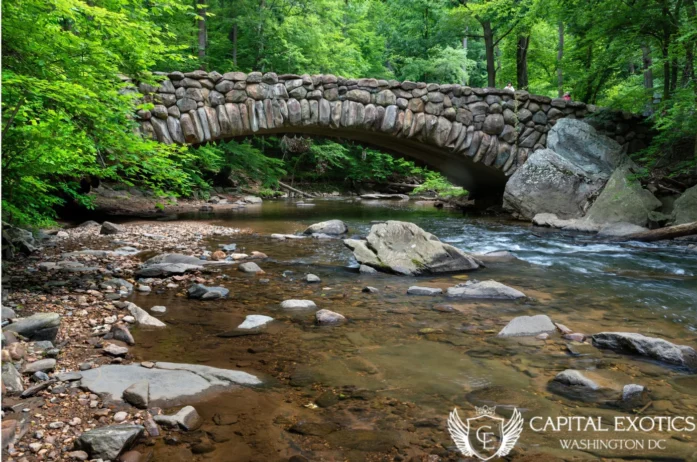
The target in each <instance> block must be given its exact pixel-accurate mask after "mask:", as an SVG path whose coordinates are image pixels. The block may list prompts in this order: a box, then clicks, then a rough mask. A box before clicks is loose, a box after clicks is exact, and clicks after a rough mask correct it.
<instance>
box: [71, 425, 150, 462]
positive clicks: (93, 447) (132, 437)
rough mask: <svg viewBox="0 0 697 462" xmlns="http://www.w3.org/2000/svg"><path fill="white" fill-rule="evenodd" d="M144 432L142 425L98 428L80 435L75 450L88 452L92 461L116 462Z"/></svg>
mask: <svg viewBox="0 0 697 462" xmlns="http://www.w3.org/2000/svg"><path fill="white" fill-rule="evenodd" d="M144 431H145V427H142V426H140V425H110V426H108V427H98V428H95V429H94V430H89V431H86V432H85V433H83V434H82V435H80V437H79V438H78V439H77V440H76V441H75V448H76V449H81V450H83V451H85V452H87V454H89V456H90V458H91V459H104V460H116V459H117V458H118V457H119V455H121V453H123V452H124V451H127V450H128V449H130V448H131V447H132V446H133V445H134V444H135V442H136V440H138V438H140V437H141V436H142V435H143V432H144Z"/></svg>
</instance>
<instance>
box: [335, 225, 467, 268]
mask: <svg viewBox="0 0 697 462" xmlns="http://www.w3.org/2000/svg"><path fill="white" fill-rule="evenodd" d="M344 244H345V245H346V246H347V247H348V248H349V249H351V250H352V251H353V255H354V257H355V258H356V260H358V263H360V264H362V265H367V266H371V267H373V268H375V269H377V270H379V271H384V272H388V273H395V274H402V275H405V276H416V275H419V274H438V273H451V272H458V271H471V270H476V269H477V268H479V266H480V262H479V261H478V260H477V259H476V258H474V257H473V256H471V255H469V254H467V253H465V252H463V251H461V250H459V249H457V248H455V247H453V246H452V245H449V244H444V243H442V242H441V241H440V240H439V239H438V238H437V237H436V236H434V235H433V234H431V233H427V232H426V231H424V230H423V229H421V228H419V227H418V226H416V225H415V224H413V223H407V222H403V221H387V222H385V223H379V224H376V225H373V227H372V228H371V229H370V233H369V234H368V236H367V238H366V240H358V239H345V240H344Z"/></svg>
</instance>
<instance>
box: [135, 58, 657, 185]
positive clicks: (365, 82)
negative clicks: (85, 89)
mask: <svg viewBox="0 0 697 462" xmlns="http://www.w3.org/2000/svg"><path fill="white" fill-rule="evenodd" d="M158 74H159V75H161V76H162V77H163V80H162V82H161V84H160V85H159V86H158V87H154V86H152V85H148V84H144V83H141V84H140V85H138V90H139V91H140V92H141V93H142V94H143V95H144V96H143V99H144V101H146V102H152V103H153V104H154V107H153V109H152V110H150V111H145V110H141V111H139V112H138V118H139V119H140V123H141V127H142V131H143V133H144V134H145V135H146V136H150V137H152V138H153V139H156V140H158V141H160V142H163V143H168V144H169V143H182V144H183V143H187V144H200V143H206V142H210V141H215V140H221V139H228V138H232V137H242V136H248V135H253V134H270V133H325V132H326V135H327V136H332V135H334V136H347V137H354V138H356V139H360V140H363V141H366V140H367V141H370V140H373V139H375V140H378V139H380V140H381V141H380V142H379V143H377V144H378V145H382V146H383V147H385V145H386V144H388V145H389V144H390V143H389V142H390V140H392V141H394V145H395V147H398V146H400V144H404V146H410V149H412V150H414V149H417V150H418V145H423V146H424V147H426V146H427V147H428V150H430V151H431V152H434V151H433V149H434V148H435V149H437V150H438V151H441V152H442V154H443V155H445V156H455V157H458V158H460V157H462V158H466V159H467V161H468V162H470V163H478V164H483V165H485V166H488V167H493V168H495V169H498V170H499V171H500V172H503V173H504V174H505V175H506V176H509V175H511V174H512V173H513V172H514V171H515V170H516V169H517V168H518V166H520V165H522V164H523V163H524V162H525V161H526V159H527V157H528V155H529V154H530V153H531V152H533V151H535V150H537V149H541V148H544V147H545V146H546V142H547V132H548V131H549V130H550V129H551V127H552V126H553V125H554V124H555V123H556V122H557V121H558V120H559V119H561V118H565V117H566V118H577V119H582V118H589V117H591V116H593V117H591V118H590V119H589V120H592V123H593V125H595V126H596V128H598V129H599V130H600V131H601V132H602V133H604V134H606V135H608V136H610V137H612V138H614V139H615V140H616V141H618V142H619V143H620V144H621V145H625V146H626V148H627V150H628V151H629V152H633V151H636V150H637V149H639V148H641V147H642V146H644V145H645V143H646V142H647V140H648V129H647V128H646V127H645V126H644V124H643V119H642V118H641V117H639V116H636V115H632V114H628V113H622V112H609V111H603V110H600V109H599V108H597V107H595V106H593V105H587V104H585V103H581V102H574V101H565V100H563V99H552V98H549V97H546V96H539V95H532V94H529V93H528V92H526V91H516V92H515V93H514V92H510V91H507V90H505V89H497V88H470V87H468V86H463V85H458V84H445V85H444V84H435V83H430V84H428V83H423V82H410V81H404V82H398V81H396V80H379V79H372V78H363V79H347V78H343V77H337V76H334V75H331V74H325V75H312V76H311V75H307V74H306V75H295V74H283V75H277V74H275V73H272V72H269V73H265V74H262V73H260V72H251V73H249V74H245V73H242V72H228V73H225V74H220V73H218V72H215V71H214V72H205V71H201V70H197V71H193V72H187V73H182V72H171V73H158ZM332 130H334V132H332ZM400 140H401V141H402V143H400ZM415 146H416V148H415ZM396 150H399V149H396ZM441 152H438V153H437V154H438V155H441ZM415 157H419V156H418V155H417V156H415ZM422 160H423V159H422Z"/></svg>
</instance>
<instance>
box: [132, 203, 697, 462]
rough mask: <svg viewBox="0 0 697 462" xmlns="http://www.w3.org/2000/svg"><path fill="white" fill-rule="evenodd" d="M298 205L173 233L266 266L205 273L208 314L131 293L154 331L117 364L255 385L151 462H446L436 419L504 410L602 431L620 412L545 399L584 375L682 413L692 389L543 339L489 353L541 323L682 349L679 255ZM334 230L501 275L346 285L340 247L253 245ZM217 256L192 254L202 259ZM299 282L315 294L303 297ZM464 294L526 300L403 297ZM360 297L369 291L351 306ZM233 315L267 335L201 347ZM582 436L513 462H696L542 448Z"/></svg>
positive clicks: (458, 221) (684, 443)
mask: <svg viewBox="0 0 697 462" xmlns="http://www.w3.org/2000/svg"><path fill="white" fill-rule="evenodd" d="M314 204H315V206H313V207H299V206H297V205H296V204H295V203H293V202H286V201H278V202H274V201H268V202H265V203H264V204H263V205H261V206H253V207H248V208H246V209H243V210H238V211H234V212H230V213H229V214H216V215H208V214H191V215H183V216H180V217H177V218H178V219H181V220H186V219H197V220H207V221H211V222H214V224H219V225H221V224H222V225H228V226H234V227H236V228H249V229H251V230H252V231H253V233H251V234H242V235H240V236H238V237H237V238H236V239H234V240H233V242H234V243H236V244H237V246H238V251H242V252H246V253H248V252H251V251H253V250H258V251H261V252H264V253H266V254H267V255H268V256H269V260H268V261H263V262H261V263H260V266H261V267H262V268H263V269H264V270H265V271H266V274H264V275H256V276H251V275H246V274H243V273H240V272H238V271H236V269H235V268H234V267H232V268H228V269H225V270H223V271H222V272H221V273H220V275H219V282H220V284H221V285H224V286H225V287H227V288H229V289H230V292H231V293H230V296H229V298H228V299H226V300H217V301H206V302H197V301H191V300H187V299H186V298H184V297H181V296H177V295H175V294H174V293H172V292H165V293H156V291H154V292H153V293H151V294H148V295H134V296H133V301H134V302H135V303H136V304H138V305H139V306H141V307H143V308H145V309H149V308H150V307H152V306H154V305H166V306H167V308H168V309H167V312H166V313H165V314H164V315H163V316H161V318H162V319H163V320H164V321H165V322H166V323H167V324H168V328H167V329H163V330H158V331H147V332H145V331H141V332H138V331H136V332H135V335H136V340H137V345H138V346H137V347H136V348H134V349H133V350H132V352H133V353H134V354H135V356H136V358H138V359H140V360H160V361H175V362H193V363H202V364H207V365H210V366H215V367H222V368H234V369H242V370H245V371H247V372H250V373H254V374H258V375H259V376H260V377H262V378H263V380H264V381H265V385H264V386H263V387H261V388H257V389H240V390H234V391H232V392H229V393H225V394H224V395H221V396H219V397H216V398H215V399H211V400H208V401H206V402H203V403H199V404H198V405H196V408H197V409H198V411H199V412H200V414H201V415H202V417H203V418H204V420H205V424H204V425H203V427H202V428H201V430H199V431H197V432H194V433H191V434H183V435H182V436H181V438H180V439H181V440H182V441H184V442H189V443H192V445H186V444H166V442H164V441H161V440H158V442H157V443H155V446H154V448H153V449H154V453H155V456H156V457H155V459H156V460H173V461H175V460H182V461H184V460H197V459H199V458H200V459H201V460H215V461H227V460H231V461H232V460H234V461H238V460H239V461H243V460H250V461H251V460H259V461H262V460H264V461H267V460H284V461H285V460H288V459H289V458H290V457H291V456H293V455H300V454H301V455H303V456H304V457H306V458H307V460H313V461H314V460H393V459H394V460H409V459H410V458H411V457H414V456H415V457H417V459H415V460H421V459H419V458H418V457H422V456H425V455H429V454H435V455H438V456H440V457H443V458H444V459H446V460H451V459H452V460H457V458H458V456H457V453H456V452H454V451H453V447H454V444H453V442H452V441H451V440H450V438H449V435H448V433H447V430H446V426H445V420H446V418H447V414H448V412H449V411H450V410H452V409H453V408H454V407H457V408H458V409H459V410H460V415H461V416H462V417H463V419H464V417H471V416H474V406H482V405H484V404H486V405H492V406H493V405H496V406H497V412H498V414H499V415H500V416H503V417H506V418H508V417H510V415H511V412H512V409H513V408H514V407H515V408H517V409H518V410H519V411H520V412H521V413H522V415H523V417H524V418H526V419H529V418H531V417H533V416H557V415H580V416H593V417H594V418H602V419H605V420H604V421H606V422H608V423H609V422H610V421H611V420H612V419H613V418H614V417H615V416H622V415H633V412H636V411H637V410H636V409H634V411H632V410H631V409H622V408H621V407H618V406H617V405H613V404H612V403H608V402H607V400H597V399H594V398H593V397H582V399H573V398H572V397H569V396H565V395H562V394H558V393H555V391H554V390H553V389H551V388H550V387H549V385H548V383H549V381H550V380H551V379H552V378H553V377H554V376H555V375H556V374H557V373H558V372H560V371H562V370H564V369H579V370H585V371H589V373H590V374H592V375H593V376H594V377H595V378H596V379H597V380H598V381H600V382H601V383H603V384H605V385H606V386H608V387H610V388H613V389H615V390H621V389H622V386H623V385H625V384H629V383H638V384H641V385H644V386H646V387H648V389H649V399H650V401H651V403H652V404H651V405H650V406H648V407H647V408H646V409H643V410H641V412H642V414H643V415H675V416H678V415H683V416H684V415H688V416H695V415H697V376H690V375H687V374H685V373H684V372H682V371H679V370H675V369H672V368H669V367H666V366H665V365H660V364H657V363H654V362H651V361H646V360H641V359H639V358H637V357H630V356H624V355H618V354H615V353H612V352H609V351H605V350H597V349H595V348H593V347H590V346H589V345H587V344H584V345H570V343H571V342H568V341H565V340H563V339H561V338H560V337H558V336H553V337H552V338H551V339H550V340H547V341H542V340H535V339H531V338H517V339H501V338H497V337H496V333H497V332H498V331H499V330H500V329H501V328H502V327H503V326H504V325H505V324H506V323H507V322H508V321H510V320H511V319H512V318H513V317H516V316H521V315H533V314H547V315H548V316H550V317H551V318H552V319H553V320H554V321H556V322H561V323H563V324H565V325H567V326H569V327H570V328H571V329H573V330H574V331H575V332H582V333H585V334H592V333H595V332H600V331H630V332H640V333H643V334H645V335H650V336H656V337H662V338H665V339H667V340H670V341H672V342H674V343H678V344H683V345H690V346H692V347H697V254H695V253H688V252H686V251H685V250H684V247H680V246H677V245H675V246H665V245H659V244H656V245H648V244H637V243H608V242H604V241H602V240H600V239H597V238H595V237H593V236H589V235H583V234H572V233H562V232H556V231H552V230H546V229H539V228H531V227H529V226H526V225H524V224H521V223H520V222H510V221H505V220H502V219H496V218H481V217H468V216H466V215H464V216H463V215H462V214H461V213H456V212H452V211H447V210H437V209H434V208H432V207H420V206H417V205H414V204H410V203H393V202H392V203H391V202H360V201H357V202H353V201H346V200H316V201H314ZM334 218H338V219H341V220H344V221H345V222H346V223H347V225H348V226H349V229H350V233H349V234H350V235H365V234H367V232H368V231H369V229H370V226H371V221H376V220H388V219H392V220H403V221H411V222H414V223H416V224H417V225H419V226H421V227H422V228H424V229H425V230H427V231H429V232H431V233H433V234H435V235H437V236H438V237H439V238H441V240H443V241H445V242H448V243H450V244H452V245H454V246H456V247H458V248H461V249H463V250H465V251H468V252H475V253H479V252H490V251H494V250H508V251H510V252H512V253H513V254H514V255H515V256H516V257H517V258H518V260H516V261H513V262H502V263H489V264H488V265H487V267H486V268H485V269H482V270H480V271H477V272H474V273H467V274H464V275H445V276H438V277H421V278H406V277H400V276H392V275H386V274H378V275H363V274H359V273H358V272H357V270H356V266H357V264H356V262H355V260H354V259H353V257H352V254H351V252H350V251H349V250H348V249H347V248H345V247H344V246H343V244H342V242H341V240H330V239H312V238H311V239H301V240H285V241H279V240H275V239H272V238H270V237H269V235H270V234H271V233H296V232H301V231H302V230H304V229H305V227H306V226H307V225H309V224H312V223H316V222H319V221H323V220H327V219H334ZM229 243H230V241H210V242H209V243H208V244H209V249H210V250H216V249H217V248H218V244H229ZM306 273H313V274H316V275H318V276H319V277H320V278H321V279H322V282H321V283H319V284H308V283H306V282H304V281H303V280H302V278H303V276H304V275H305V274H306ZM467 279H478V280H487V279H494V280H496V281H499V282H501V283H503V284H506V285H509V286H512V287H515V288H517V289H519V290H521V291H523V292H524V293H525V294H526V295H528V297H529V298H528V299H526V300H525V301H485V300H481V301H476V300H475V301H453V300H449V299H447V298H446V297H445V296H435V297H424V296H407V295H406V290H407V287H409V286H410V285H415V284H418V285H426V286H433V287H442V288H443V289H445V288H446V287H449V286H452V285H455V284H457V283H460V282H463V281H464V280H467ZM368 285H370V286H373V287H376V288H377V289H378V290H379V292H378V293H363V292H362V289H363V288H364V287H365V286H368ZM289 298H301V299H310V300H314V301H315V302H316V303H317V305H318V307H319V308H327V309H330V310H332V311H336V312H339V313H342V314H344V315H345V316H346V317H347V318H348V319H349V322H348V323H347V324H345V325H343V326H339V327H318V326H316V325H315V324H314V312H313V311H309V312H307V311H300V312H297V311H296V312H285V311H283V310H282V309H281V308H280V302H281V301H283V300H285V299H289ZM443 305H449V307H444V306H443ZM248 314H265V315H269V316H272V317H274V318H275V320H276V321H275V322H274V323H272V324H271V325H270V326H269V327H268V328H267V329H266V331H265V332H264V333H263V334H261V335H252V336H243V337H235V338H220V337H217V336H216V334H219V333H222V332H225V331H229V330H231V329H234V328H235V327H236V326H237V325H239V324H240V323H241V322H242V321H243V320H244V317H245V316H246V315H248ZM617 394H618V396H619V395H621V392H618V393H617ZM289 430H291V431H289ZM594 435H595V436H598V435H597V434H594V433H593V432H587V433H575V434H573V435H572V434H571V432H556V433H555V432H534V431H532V430H531V429H530V428H525V430H524V432H523V434H522V436H521V438H520V441H519V443H518V445H517V446H516V448H517V451H518V452H517V454H533V453H537V454H542V455H541V456H539V457H538V458H539V459H541V460H546V459H545V458H549V460H556V459H555V458H556V457H559V458H561V459H564V460H570V459H572V458H578V459H593V458H600V457H604V458H616V459H624V458H626V459H662V460H668V459H670V460H697V459H693V458H695V457H697V443H696V441H697V432H694V433H683V434H676V433H670V434H665V433H664V434H648V433H646V434H644V433H641V434H634V433H631V434H630V433H626V434H622V435H620V434H618V435H620V436H617V435H615V433H612V435H613V436H612V437H613V438H618V437H621V438H649V437H652V438H662V439H664V440H665V441H666V443H665V444H664V446H663V448H662V449H653V450H649V449H648V448H646V449H645V450H639V449H637V448H636V447H633V448H630V449H627V448H625V449H617V448H614V449H602V448H600V449H598V448H595V449H585V450H579V449H573V450H572V449H562V448H561V447H560V445H561V443H560V441H559V440H560V439H562V438H564V437H567V438H568V437H573V438H593V437H595V436H594ZM601 436H602V437H603V438H605V439H607V438H608V434H602V435H601ZM169 443H172V441H169ZM208 443H210V444H208ZM207 444H208V445H207ZM192 451H193V453H192ZM298 460H302V459H298ZM424 460H425V459H424ZM521 460H522V459H521Z"/></svg>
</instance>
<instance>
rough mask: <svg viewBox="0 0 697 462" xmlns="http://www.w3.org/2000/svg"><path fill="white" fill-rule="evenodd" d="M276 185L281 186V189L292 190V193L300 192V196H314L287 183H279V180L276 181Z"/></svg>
mask: <svg viewBox="0 0 697 462" xmlns="http://www.w3.org/2000/svg"><path fill="white" fill-rule="evenodd" d="M278 185H279V186H280V187H281V188H283V189H287V190H288V191H292V192H294V193H296V194H300V195H301V196H304V197H315V196H313V195H312V194H309V193H306V192H303V191H301V190H299V189H295V188H294V187H292V186H289V185H287V184H285V183H281V182H280V181H279V182H278Z"/></svg>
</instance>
